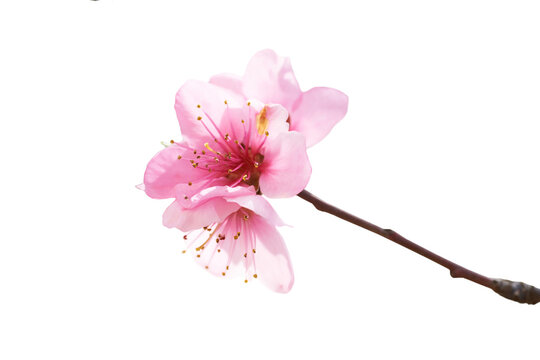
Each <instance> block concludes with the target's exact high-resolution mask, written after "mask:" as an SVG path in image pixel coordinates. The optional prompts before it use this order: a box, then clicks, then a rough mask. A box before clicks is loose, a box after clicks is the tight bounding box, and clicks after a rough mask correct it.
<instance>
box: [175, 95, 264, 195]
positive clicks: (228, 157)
mask: <svg viewBox="0 0 540 360" xmlns="http://www.w3.org/2000/svg"><path fill="white" fill-rule="evenodd" d="M225 104H226V105H227V102H225ZM247 105H248V107H249V106H250V103H249V102H248V103H247ZM198 107H199V106H198ZM228 109H229V108H228V105H227V111H228ZM249 109H250V111H249V112H250V114H249V117H248V119H247V121H244V120H243V119H231V120H230V122H231V127H230V128H231V134H229V133H225V134H223V133H222V131H221V130H220V129H219V128H218V126H217V125H216V124H215V122H214V121H213V120H212V118H211V117H210V116H209V115H208V114H207V113H204V115H205V118H206V119H207V120H208V122H209V124H206V123H205V121H203V118H202V117H201V116H199V117H197V120H199V121H200V124H201V125H202V126H203V127H204V128H205V130H206V132H207V133H208V134H209V135H210V136H211V138H213V139H214V142H213V143H212V144H211V145H210V144H209V143H205V144H204V149H202V150H198V149H190V153H189V154H190V156H187V157H181V156H179V157H178V158H179V160H184V161H190V162H191V165H192V166H193V167H194V168H196V169H200V170H201V171H207V172H208V175H207V176H204V177H203V179H204V180H208V182H210V181H212V180H215V179H216V178H218V179H219V178H225V179H227V180H229V181H230V182H229V183H228V184H227V185H229V186H231V187H233V186H237V185H238V184H240V183H244V184H246V185H248V186H251V185H252V186H254V187H255V190H256V191H259V178H260V176H261V169H260V167H261V165H262V164H263V162H264V155H263V154H262V152H263V147H264V144H265V142H266V139H267V137H268V135H269V133H268V131H267V130H266V129H267V128H268V119H267V117H266V106H264V107H263V108H262V109H261V111H259V112H258V113H257V114H256V115H255V116H252V115H251V107H250V108H249ZM225 116H228V113H226V114H225ZM233 121H239V122H240V123H241V127H239V126H234V125H237V124H233V123H232V122H233ZM179 146H181V145H179ZM191 154H193V156H191Z"/></svg>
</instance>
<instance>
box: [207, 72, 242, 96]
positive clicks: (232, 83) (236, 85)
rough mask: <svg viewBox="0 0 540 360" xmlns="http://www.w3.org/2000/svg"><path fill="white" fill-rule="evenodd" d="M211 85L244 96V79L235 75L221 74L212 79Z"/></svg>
mask: <svg viewBox="0 0 540 360" xmlns="http://www.w3.org/2000/svg"><path fill="white" fill-rule="evenodd" d="M210 84H214V85H217V86H219V87H222V88H224V89H228V90H231V91H233V92H235V93H236V94H238V95H241V96H243V93H242V86H243V85H242V78H241V77H240V76H238V75H234V74H219V75H214V76H212V78H211V79H210Z"/></svg>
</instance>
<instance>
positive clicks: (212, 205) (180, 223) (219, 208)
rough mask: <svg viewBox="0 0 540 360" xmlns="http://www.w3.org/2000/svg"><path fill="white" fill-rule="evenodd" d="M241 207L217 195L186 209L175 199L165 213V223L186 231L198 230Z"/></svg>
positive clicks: (222, 218) (167, 225)
mask: <svg viewBox="0 0 540 360" xmlns="http://www.w3.org/2000/svg"><path fill="white" fill-rule="evenodd" d="M238 209H240V205H238V204H235V203H231V202H228V201H226V200H225V199H222V198H219V197H216V198H212V199H210V200H208V201H206V202H204V203H203V204H200V205H199V206H197V207H193V208H191V209H186V208H184V207H182V206H181V205H180V203H178V201H174V202H173V203H172V204H171V205H169V207H168V208H167V209H166V210H165V212H164V213H163V225H165V226H166V227H168V228H173V227H176V228H178V229H180V230H182V231H184V232H187V231H191V230H197V229H200V228H202V227H204V226H208V225H211V224H213V223H217V222H220V221H222V220H224V219H225V218H226V217H227V216H229V215H230V214H231V213H233V212H235V211H237V210H238Z"/></svg>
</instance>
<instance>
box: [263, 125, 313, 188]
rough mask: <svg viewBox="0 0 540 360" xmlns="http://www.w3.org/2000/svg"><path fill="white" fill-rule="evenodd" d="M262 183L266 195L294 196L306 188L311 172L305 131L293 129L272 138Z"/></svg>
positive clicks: (267, 146)
mask: <svg viewBox="0 0 540 360" xmlns="http://www.w3.org/2000/svg"><path fill="white" fill-rule="evenodd" d="M263 155H264V161H263V164H262V166H261V167H260V170H261V177H260V179H259V185H260V187H261V191H262V193H263V194H264V195H266V196H268V197H273V198H282V197H290V196H294V195H296V194H298V193H299V192H300V191H302V190H303V189H304V188H305V187H306V185H307V183H308V181H309V178H310V176H311V165H310V163H309V159H308V156H307V152H306V140H305V138H304V135H302V134H300V133H298V132H295V131H291V132H287V133H282V134H279V135H278V136H277V137H276V138H275V139H268V141H267V142H266V146H265V149H264V154H263Z"/></svg>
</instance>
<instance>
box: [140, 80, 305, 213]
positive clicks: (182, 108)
mask: <svg viewBox="0 0 540 360" xmlns="http://www.w3.org/2000/svg"><path fill="white" fill-rule="evenodd" d="M175 108H176V112H177V114H178V120H179V123H180V128H181V131H182V134H183V137H184V139H183V141H182V142H179V143H173V144H172V145H171V146H169V147H168V148H166V149H164V150H162V151H161V152H159V153H158V154H157V155H156V156H155V157H154V158H153V159H152V160H151V161H150V163H149V164H148V166H147V169H146V173H145V175H144V185H145V191H146V193H147V194H148V195H149V196H151V197H153V198H170V197H173V196H174V194H175V193H177V192H183V195H182V197H181V198H182V199H183V201H185V202H189V201H190V198H191V196H192V195H194V194H196V193H197V192H199V191H200V190H202V189H204V188H207V187H210V186H216V185H228V186H237V185H243V186H250V185H253V186H254V187H255V189H256V190H257V191H259V190H260V191H259V192H260V193H263V194H264V195H267V196H269V197H275V198H278V197H289V196H294V195H296V194H298V193H299V192H300V191H302V190H303V189H304V187H305V186H306V184H307V182H308V181H309V177H310V175H311V165H310V164H309V160H308V157H307V153H306V141H305V138H304V135H302V134H301V133H299V132H296V131H289V124H288V123H287V119H288V113H287V111H286V110H285V108H283V107H282V106H281V105H278V104H266V105H265V104H263V103H261V102H260V101H258V100H255V99H254V100H244V99H243V98H242V97H240V96H238V95H237V94H234V93H232V92H230V91H228V90H226V89H223V88H220V87H218V86H216V85H212V84H208V83H204V82H200V81H195V80H191V81H188V82H186V83H185V84H184V86H182V88H180V90H179V91H178V94H177V95H176V104H175Z"/></svg>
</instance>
